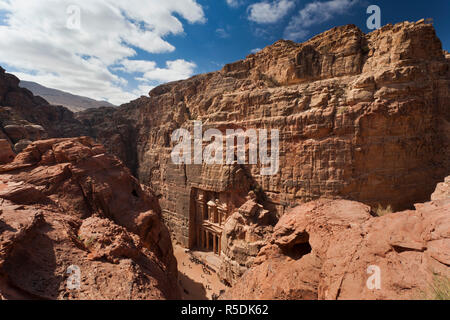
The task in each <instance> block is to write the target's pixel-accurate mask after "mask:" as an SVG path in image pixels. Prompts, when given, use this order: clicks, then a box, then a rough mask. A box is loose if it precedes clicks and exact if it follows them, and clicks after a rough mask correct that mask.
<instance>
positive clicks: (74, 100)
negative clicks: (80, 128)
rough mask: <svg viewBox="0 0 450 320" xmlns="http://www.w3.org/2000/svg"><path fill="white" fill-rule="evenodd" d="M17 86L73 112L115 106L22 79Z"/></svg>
mask: <svg viewBox="0 0 450 320" xmlns="http://www.w3.org/2000/svg"><path fill="white" fill-rule="evenodd" d="M19 86H21V87H22V88H26V89H28V90H30V91H31V92H32V93H33V94H34V95H36V96H41V97H42V98H44V99H45V100H47V101H48V102H49V103H51V104H54V105H62V106H64V107H66V108H68V109H70V110H71V111H73V112H79V111H83V110H86V109H91V108H98V107H115V106H114V105H113V104H111V103H109V102H107V101H98V100H94V99H91V98H87V97H83V96H77V95H74V94H71V93H68V92H65V91H61V90H56V89H51V88H47V87H44V86H42V85H40V84H39V83H36V82H31V81H23V80H22V81H20V84H19Z"/></svg>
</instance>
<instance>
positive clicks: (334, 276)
mask: <svg viewBox="0 0 450 320" xmlns="http://www.w3.org/2000/svg"><path fill="white" fill-rule="evenodd" d="M447 181H448V178H447ZM444 188H445V192H447V193H443V191H444ZM448 192H449V187H448V184H441V185H440V186H439V187H438V192H437V194H436V195H435V196H434V200H433V201H432V202H427V203H424V204H417V205H416V210H408V211H403V212H396V213H391V214H387V215H385V216H382V217H373V216H371V214H370V208H369V207H367V206H366V205H364V204H361V203H357V202H352V201H348V200H326V199H321V200H317V201H313V202H310V203H307V204H303V205H301V206H299V207H297V208H294V209H292V210H291V211H289V212H288V213H286V214H285V215H284V216H283V217H282V218H281V219H280V221H279V222H278V224H277V225H276V227H275V229H274V232H273V234H272V237H271V239H270V241H268V242H267V244H266V246H265V247H264V248H263V249H261V251H260V252H259V254H258V256H257V257H256V259H255V260H254V264H253V267H252V268H251V269H250V270H249V271H247V272H246V273H245V274H244V276H243V277H242V278H240V279H239V281H238V282H237V283H236V284H235V286H234V287H233V288H232V289H229V290H228V291H227V292H226V294H225V295H224V296H223V297H222V298H225V299H332V300H334V299H424V298H433V294H435V292H434V290H435V289H436V288H439V287H440V286H441V285H442V284H444V283H448V279H450V255H449V252H450V197H449V196H448ZM375 272H376V273H377V274H376V275H375V274H374V273H375ZM374 276H379V283H377V280H376V278H374ZM436 281H437V283H436ZM445 281H447V282H445ZM444 288H446V290H448V287H444Z"/></svg>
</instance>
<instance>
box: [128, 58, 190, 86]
mask: <svg viewBox="0 0 450 320" xmlns="http://www.w3.org/2000/svg"><path fill="white" fill-rule="evenodd" d="M121 65H122V66H123V69H124V71H125V72H127V73H139V74H141V76H140V77H138V78H136V79H138V80H139V81H144V82H152V81H156V82H169V81H175V80H183V79H187V78H189V77H190V76H192V75H193V73H194V70H195V68H196V67H197V65H196V64H195V63H193V62H189V61H185V60H183V59H178V60H174V61H167V62H166V68H158V67H157V66H156V63H155V62H153V61H144V60H124V61H122V62H121Z"/></svg>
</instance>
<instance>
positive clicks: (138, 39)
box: [0, 0, 450, 104]
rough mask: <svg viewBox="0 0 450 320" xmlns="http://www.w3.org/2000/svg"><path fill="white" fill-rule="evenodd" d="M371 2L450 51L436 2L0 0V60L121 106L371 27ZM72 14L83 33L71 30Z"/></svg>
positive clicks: (449, 8)
mask: <svg viewBox="0 0 450 320" xmlns="http://www.w3.org/2000/svg"><path fill="white" fill-rule="evenodd" d="M87 3H89V4H87ZM372 4H376V5H378V6H379V7H380V8H381V22H382V25H385V24H387V23H397V22H401V21H405V20H408V21H417V20H419V19H421V18H433V19H434V25H435V28H436V30H437V34H438V36H439V37H440V38H441V40H442V42H443V47H444V49H446V50H450V33H449V30H450V21H449V20H450V19H449V18H448V16H449V13H450V1H442V0H428V1H406V0H397V1H387V0H383V1H366V0H320V1H319V0H316V1H306V0H257V1H251V0H128V1H126V0H116V1H113V0H91V1H89V2H86V1H81V0H72V1H65V0H61V1H58V2H57V5H56V4H55V2H54V1H52V0H35V1H33V2H32V4H31V5H30V2H29V1H28V0H14V1H9V0H0V38H1V39H2V41H3V44H2V46H1V48H0V65H2V66H3V67H4V68H6V69H7V71H9V72H12V73H15V74H16V75H18V76H19V77H20V78H22V79H24V80H31V81H36V82H39V83H41V84H43V85H46V86H49V87H53V88H57V89H61V90H65V91H70V92H73V93H76V94H81V95H85V96H89V97H92V98H96V99H106V100H109V101H110V102H112V103H116V104H120V103H123V102H127V101H129V100H130V99H133V98H136V97H138V96H139V95H144V94H147V92H148V90H150V89H151V88H152V87H154V86H156V85H158V84H161V83H164V82H167V81H172V80H178V79H184V78H187V77H189V76H192V75H194V74H198V73H204V72H210V71H215V70H218V69H220V68H221V67H222V66H223V65H224V64H226V63H230V62H233V61H236V60H239V59H243V58H244V57H245V56H247V55H248V54H250V53H251V52H252V50H255V49H258V48H264V47H265V46H267V45H270V44H272V43H274V42H275V41H277V40H278V39H291V40H295V41H297V42H302V41H305V40H307V39H308V38H310V37H312V36H314V35H316V34H318V33H321V32H323V31H325V30H328V29H330V28H332V27H335V26H339V25H344V24H349V23H352V24H355V25H357V26H358V27H360V28H361V30H363V31H364V32H369V31H370V30H368V29H367V27H366V20H367V18H368V16H369V15H368V14H367V13H366V9H367V7H368V6H369V5H372ZM72 5H75V9H76V8H78V10H79V12H78V14H79V16H77V11H76V10H75V11H73V10H72V9H73V8H72V9H70V8H71V6H72ZM77 17H78V19H79V21H80V26H79V29H77V28H69V29H67V28H66V27H67V23H68V21H69V22H71V23H75V26H76V22H77ZM73 18H75V20H73ZM68 19H69V20H68ZM70 19H72V20H70Z"/></svg>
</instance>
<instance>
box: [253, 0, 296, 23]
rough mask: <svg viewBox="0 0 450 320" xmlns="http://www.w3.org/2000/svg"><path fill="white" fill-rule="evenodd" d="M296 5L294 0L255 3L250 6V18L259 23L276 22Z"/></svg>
mask: <svg viewBox="0 0 450 320" xmlns="http://www.w3.org/2000/svg"><path fill="white" fill-rule="evenodd" d="M294 7H295V4H294V1H291V0H275V1H273V2H268V1H263V2H258V3H254V4H252V5H250V6H249V7H248V13H249V15H248V19H249V20H251V21H254V22H257V23H275V22H278V21H279V20H281V19H282V18H283V17H284V16H285V15H286V14H287V13H288V12H289V10H291V9H292V8H294Z"/></svg>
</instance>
